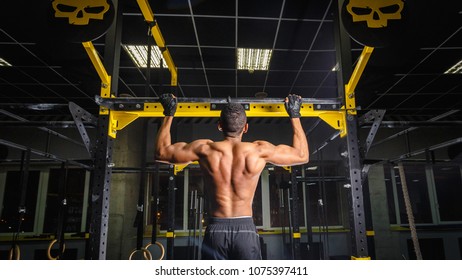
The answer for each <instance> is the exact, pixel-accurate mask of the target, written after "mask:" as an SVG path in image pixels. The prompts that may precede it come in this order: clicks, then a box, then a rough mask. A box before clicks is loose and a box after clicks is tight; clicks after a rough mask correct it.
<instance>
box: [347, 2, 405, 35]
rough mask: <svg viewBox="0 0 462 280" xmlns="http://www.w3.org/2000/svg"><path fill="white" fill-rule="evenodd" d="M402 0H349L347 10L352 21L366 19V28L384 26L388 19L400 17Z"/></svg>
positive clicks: (402, 5)
mask: <svg viewBox="0 0 462 280" xmlns="http://www.w3.org/2000/svg"><path fill="white" fill-rule="evenodd" d="M403 7H404V3H403V1H402V0H350V2H349V3H348V5H347V10H348V12H349V13H350V14H351V15H352V16H353V22H357V21H367V27H368V28H382V27H386V26H387V24H388V20H393V19H401V11H402V10H403Z"/></svg>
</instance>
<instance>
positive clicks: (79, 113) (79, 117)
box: [69, 102, 98, 157]
mask: <svg viewBox="0 0 462 280" xmlns="http://www.w3.org/2000/svg"><path fill="white" fill-rule="evenodd" d="M69 111H70V112H71V115H72V118H73V119H74V122H75V124H76V125H77V129H78V130H79V133H80V137H82V140H83V144H84V145H85V148H86V149H87V152H88V154H89V155H90V156H91V157H93V153H94V151H93V148H94V143H92V142H91V140H90V137H89V136H88V132H87V130H86V128H85V125H84V124H83V121H86V122H90V123H91V124H92V125H94V126H97V122H98V121H97V118H96V117H94V116H93V115H92V114H90V113H89V112H87V111H86V110H85V109H83V108H82V107H80V106H79V105H77V104H75V103H73V102H69Z"/></svg>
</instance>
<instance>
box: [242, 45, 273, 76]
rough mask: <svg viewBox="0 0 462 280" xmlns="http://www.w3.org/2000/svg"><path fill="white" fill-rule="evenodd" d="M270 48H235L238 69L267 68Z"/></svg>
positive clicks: (270, 53) (270, 52)
mask: <svg viewBox="0 0 462 280" xmlns="http://www.w3.org/2000/svg"><path fill="white" fill-rule="evenodd" d="M272 53H273V51H272V50H265V49H246V48H238V49H237V69H238V70H249V71H254V70H268V67H269V63H270V60H271V55H272Z"/></svg>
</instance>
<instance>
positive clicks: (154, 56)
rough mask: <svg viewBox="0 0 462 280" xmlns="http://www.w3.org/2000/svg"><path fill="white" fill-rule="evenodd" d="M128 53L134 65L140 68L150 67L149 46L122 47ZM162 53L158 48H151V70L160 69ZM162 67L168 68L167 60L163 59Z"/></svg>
mask: <svg viewBox="0 0 462 280" xmlns="http://www.w3.org/2000/svg"><path fill="white" fill-rule="evenodd" d="M122 47H123V49H124V50H125V51H126V52H127V53H128V55H129V56H130V58H131V59H132V60H133V63H135V65H136V66H137V67H139V68H146V67H148V46H146V45H122ZM161 58H162V53H161V51H160V49H159V47H158V46H151V68H160V60H161ZM162 62H163V63H162V65H163V67H164V68H167V64H166V63H165V60H163V59H162Z"/></svg>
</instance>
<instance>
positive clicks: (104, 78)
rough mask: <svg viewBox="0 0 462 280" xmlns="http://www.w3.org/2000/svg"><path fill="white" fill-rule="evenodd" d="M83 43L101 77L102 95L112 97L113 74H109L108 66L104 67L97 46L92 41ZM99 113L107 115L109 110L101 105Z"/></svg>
mask: <svg viewBox="0 0 462 280" xmlns="http://www.w3.org/2000/svg"><path fill="white" fill-rule="evenodd" d="M82 45H83V47H84V48H85V51H86V52H87V54H88V57H90V60H91V62H92V63H93V66H94V67H95V69H96V72H97V73H98V76H99V78H100V79H101V97H103V98H109V97H111V76H109V75H108V74H107V72H106V68H104V65H103V62H102V61H101V59H100V58H99V55H98V52H97V51H96V49H95V46H93V43H92V42H83V43H82ZM99 113H100V115H107V114H109V110H108V109H107V108H105V107H100V110H99Z"/></svg>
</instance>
